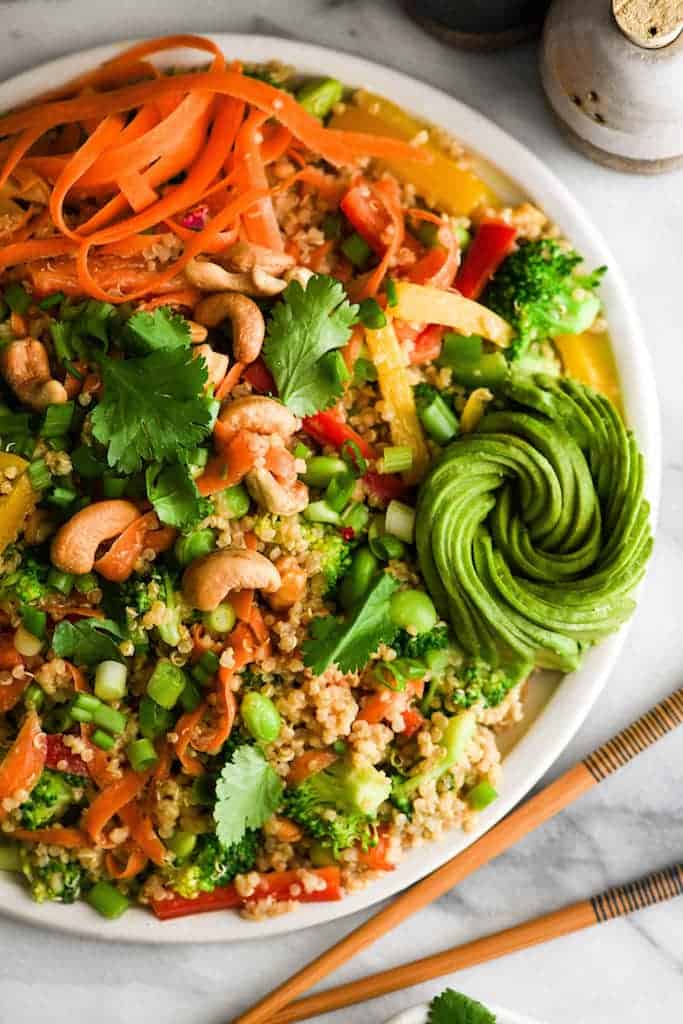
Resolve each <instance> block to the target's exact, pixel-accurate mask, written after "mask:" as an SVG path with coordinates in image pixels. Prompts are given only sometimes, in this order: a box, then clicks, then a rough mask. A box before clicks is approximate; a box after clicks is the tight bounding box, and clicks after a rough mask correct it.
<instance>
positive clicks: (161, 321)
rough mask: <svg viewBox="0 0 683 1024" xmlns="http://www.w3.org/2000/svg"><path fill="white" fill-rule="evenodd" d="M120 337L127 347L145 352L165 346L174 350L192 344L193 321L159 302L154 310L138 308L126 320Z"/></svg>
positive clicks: (136, 353) (140, 353) (140, 352)
mask: <svg viewBox="0 0 683 1024" xmlns="http://www.w3.org/2000/svg"><path fill="white" fill-rule="evenodd" d="M120 340H121V344H122V347H123V348H124V349H125V350H126V351H128V352H131V353H133V354H134V355H141V356H144V355H149V353H150V352H158V351H160V350H161V349H163V350H164V351H169V350H170V351H172V350H173V349H177V348H187V347H188V346H189V344H190V325H189V324H188V322H187V320H186V319H185V318H184V317H182V316H180V314H179V313H174V312H173V311H172V310H171V309H169V308H168V307H167V306H159V308H158V309H154V310H152V312H151V313H147V312H145V311H144V310H138V312H137V313H133V315H132V316H131V317H130V318H129V319H128V320H127V321H126V325H125V327H124V329H123V331H122V332H121V338H120Z"/></svg>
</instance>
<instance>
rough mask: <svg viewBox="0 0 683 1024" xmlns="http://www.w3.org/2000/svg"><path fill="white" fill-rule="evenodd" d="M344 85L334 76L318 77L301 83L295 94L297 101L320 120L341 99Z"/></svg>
mask: <svg viewBox="0 0 683 1024" xmlns="http://www.w3.org/2000/svg"><path fill="white" fill-rule="evenodd" d="M343 95H344V86H343V85H342V84H341V82H340V81H338V80H337V79H336V78H319V79H315V80H314V81H312V82H306V84H305V85H302V86H301V88H300V89H299V91H298V92H297V94H296V100H297V103H299V104H301V106H302V107H303V108H304V110H306V111H307V112H308V113H309V114H312V115H313V117H317V118H318V119H319V120H320V121H322V120H323V118H325V117H327V115H328V114H330V113H331V112H332V108H333V107H334V106H335V105H336V104H337V103H339V102H340V101H341V99H342V96H343Z"/></svg>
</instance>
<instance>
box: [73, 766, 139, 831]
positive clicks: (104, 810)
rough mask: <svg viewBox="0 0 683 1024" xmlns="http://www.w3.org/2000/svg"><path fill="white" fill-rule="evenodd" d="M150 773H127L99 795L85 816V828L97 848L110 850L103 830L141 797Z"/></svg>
mask: <svg viewBox="0 0 683 1024" xmlns="http://www.w3.org/2000/svg"><path fill="white" fill-rule="evenodd" d="M148 778H149V772H132V771H131V772H127V773H126V774H125V775H123V776H122V778H120V779H118V780H117V781H116V782H112V783H111V784H110V785H108V786H106V787H105V788H104V789H103V790H102V792H101V793H98V794H97V796H96V797H95V799H94V800H93V802H92V803H91V804H90V806H89V807H88V809H87V811H86V812H85V814H84V815H83V822H82V824H83V828H84V829H85V831H86V832H87V833H88V835H89V836H90V838H91V839H92V840H93V842H94V843H95V844H96V845H97V846H101V847H104V848H110V847H111V845H112V844H111V843H110V841H109V840H108V839H107V837H106V836H105V835H104V834H103V831H102V830H103V829H104V827H105V825H107V824H108V823H109V822H110V821H111V819H112V818H113V817H114V816H115V815H117V814H119V811H120V810H121V809H122V808H123V807H125V806H126V805H127V804H129V803H130V802H131V800H135V798H136V797H137V796H139V795H140V793H141V792H142V790H143V789H144V787H145V784H146V782H147V780H148Z"/></svg>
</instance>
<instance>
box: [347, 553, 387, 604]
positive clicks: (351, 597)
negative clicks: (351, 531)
mask: <svg viewBox="0 0 683 1024" xmlns="http://www.w3.org/2000/svg"><path fill="white" fill-rule="evenodd" d="M378 566H379V560H378V559H377V558H376V557H375V555H373V553H372V551H371V550H370V548H368V547H362V548H358V550H357V551H356V552H355V554H354V556H353V558H352V560H351V568H350V569H349V571H348V572H347V574H346V575H345V576H344V578H343V580H342V581H341V587H340V589H339V600H340V601H341V604H342V607H343V608H346V609H347V610H348V609H349V608H353V606H354V605H355V604H357V603H358V601H360V599H361V598H362V597H363V595H364V594H365V593H366V592H367V590H368V587H369V586H370V583H371V582H372V578H373V576H374V575H375V573H376V572H377V568H378Z"/></svg>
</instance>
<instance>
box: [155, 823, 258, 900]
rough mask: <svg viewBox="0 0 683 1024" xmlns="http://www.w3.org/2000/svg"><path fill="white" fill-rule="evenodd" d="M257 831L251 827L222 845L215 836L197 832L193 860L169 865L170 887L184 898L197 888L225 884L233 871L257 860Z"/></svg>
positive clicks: (202, 889) (195, 893) (208, 889)
mask: <svg viewBox="0 0 683 1024" xmlns="http://www.w3.org/2000/svg"><path fill="white" fill-rule="evenodd" d="M259 841H260V833H259V832H258V831H257V830H254V829H250V830H247V832H245V834H244V836H243V837H242V839H240V841H239V842H238V843H233V844H232V845H231V846H227V847H226V846H223V845H222V844H221V843H220V842H219V841H218V839H217V838H216V836H214V835H203V836H200V837H199V839H198V841H197V845H196V847H195V853H194V856H193V857H192V860H191V861H190V862H189V863H187V864H183V865H182V866H181V867H178V868H170V869H168V881H169V884H170V886H171V888H172V889H173V890H174V891H175V892H177V893H178V894H179V895H180V896H184V897H185V898H186V899H193V898H194V897H195V896H198V895H199V893H200V892H213V890H214V889H217V888H219V887H220V886H223V885H227V884H228V883H229V882H231V881H232V880H233V878H234V877H235V875H241V874H243V873H244V872H245V871H251V869H252V868H253V866H254V864H255V863H256V851H257V850H258V846H259Z"/></svg>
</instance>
